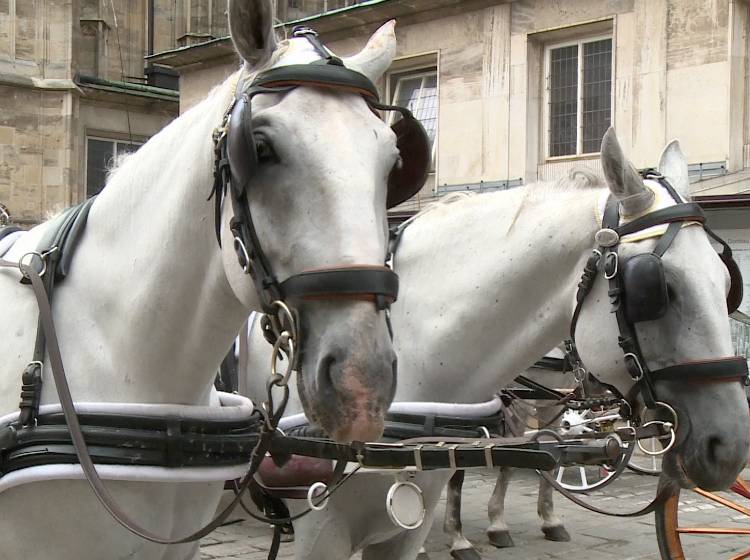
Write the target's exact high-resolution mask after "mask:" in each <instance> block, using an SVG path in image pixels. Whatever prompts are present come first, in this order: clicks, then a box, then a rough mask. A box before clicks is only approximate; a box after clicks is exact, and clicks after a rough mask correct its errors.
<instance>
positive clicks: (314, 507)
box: [307, 482, 331, 511]
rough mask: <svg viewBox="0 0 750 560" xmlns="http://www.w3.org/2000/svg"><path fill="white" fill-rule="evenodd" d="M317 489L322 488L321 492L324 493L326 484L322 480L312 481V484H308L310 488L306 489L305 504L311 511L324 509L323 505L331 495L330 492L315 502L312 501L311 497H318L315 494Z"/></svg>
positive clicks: (326, 487) (326, 488) (326, 503)
mask: <svg viewBox="0 0 750 560" xmlns="http://www.w3.org/2000/svg"><path fill="white" fill-rule="evenodd" d="M318 489H321V490H323V493H324V494H325V493H326V492H327V490H328V486H326V484H325V483H323V482H314V483H313V484H311V485H310V488H308V489H307V505H308V506H310V509H311V510H313V511H322V510H324V509H325V507H326V506H327V505H328V500H329V498H330V497H331V496H330V494H328V495H326V496H325V497H324V498H323V499H322V500H321V501H319V502H318V503H317V504H316V503H314V502H313V499H315V498H317V497H318V496H316V495H315V493H316V491H317V490H318Z"/></svg>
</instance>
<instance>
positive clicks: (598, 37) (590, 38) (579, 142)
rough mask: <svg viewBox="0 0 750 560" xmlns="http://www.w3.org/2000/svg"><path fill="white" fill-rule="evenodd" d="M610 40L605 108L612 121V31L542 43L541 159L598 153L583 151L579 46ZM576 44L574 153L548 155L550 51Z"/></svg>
mask: <svg viewBox="0 0 750 560" xmlns="http://www.w3.org/2000/svg"><path fill="white" fill-rule="evenodd" d="M605 39H610V40H611V41H612V55H611V75H612V79H611V82H612V83H611V86H610V89H609V96H610V102H609V111H610V117H609V118H610V122H611V123H614V117H615V88H614V85H615V36H614V33H612V32H608V33H599V34H595V35H585V36H579V37H576V38H575V39H569V40H566V41H558V42H550V43H547V44H545V45H544V55H543V56H544V65H543V68H544V70H543V71H544V76H543V79H544V96H543V117H542V127H543V134H542V142H543V143H544V148H543V154H544V161H545V162H554V161H564V160H569V159H579V158H590V157H592V156H595V155H597V154H599V153H600V152H599V151H596V152H584V151H583V134H582V127H583V72H584V70H583V45H584V44H586V43H594V42H596V41H602V40H605ZM572 46H577V47H578V58H577V60H578V76H577V81H576V91H577V97H576V99H577V109H576V153H575V154H568V155H563V156H552V155H550V133H551V123H550V88H551V82H552V76H551V71H552V69H551V58H552V56H551V54H552V51H553V50H554V49H560V48H564V47H572Z"/></svg>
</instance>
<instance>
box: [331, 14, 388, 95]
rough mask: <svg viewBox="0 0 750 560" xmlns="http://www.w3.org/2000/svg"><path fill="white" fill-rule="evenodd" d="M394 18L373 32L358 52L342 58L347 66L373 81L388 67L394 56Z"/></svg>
mask: <svg viewBox="0 0 750 560" xmlns="http://www.w3.org/2000/svg"><path fill="white" fill-rule="evenodd" d="M395 27H396V20H393V19H392V20H390V21H388V22H386V23H384V24H383V25H382V26H380V28H379V29H378V30H377V31H376V32H375V33H373V35H372V37H370V39H369V41H367V44H366V45H365V48H363V49H362V50H361V51H360V52H359V53H357V54H355V55H353V56H349V57H346V58H344V59H343V61H344V65H345V66H346V67H347V68H351V69H352V70H356V71H357V72H361V73H362V74H364V75H365V76H367V77H368V78H370V80H371V81H373V82H374V81H375V80H377V79H378V78H380V76H382V75H383V72H385V71H386V70H388V67H389V66H390V65H391V62H392V61H393V57H394V56H396V33H395V31H394V28H395Z"/></svg>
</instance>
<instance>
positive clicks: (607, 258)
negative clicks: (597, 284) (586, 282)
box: [604, 252, 620, 280]
mask: <svg viewBox="0 0 750 560" xmlns="http://www.w3.org/2000/svg"><path fill="white" fill-rule="evenodd" d="M610 257H612V258H611V259H610ZM610 261H611V262H613V263H614V265H613V266H614V268H613V269H612V272H607V265H608V264H609V262H610ZM619 265H620V257H619V256H618V254H617V253H611V252H610V253H607V255H606V256H605V257H604V277H605V278H606V279H607V280H612V278H614V277H615V276H617V269H618V268H619Z"/></svg>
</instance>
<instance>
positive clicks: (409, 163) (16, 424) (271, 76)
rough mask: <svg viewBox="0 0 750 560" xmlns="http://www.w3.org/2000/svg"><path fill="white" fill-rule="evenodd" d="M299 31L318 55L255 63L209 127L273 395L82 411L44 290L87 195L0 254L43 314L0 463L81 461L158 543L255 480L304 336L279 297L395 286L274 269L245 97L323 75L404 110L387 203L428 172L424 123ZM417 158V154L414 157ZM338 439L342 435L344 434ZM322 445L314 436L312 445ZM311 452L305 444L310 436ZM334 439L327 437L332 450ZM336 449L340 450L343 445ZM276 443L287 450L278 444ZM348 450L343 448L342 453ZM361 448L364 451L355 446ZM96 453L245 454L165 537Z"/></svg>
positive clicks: (204, 457) (103, 498) (385, 290)
mask: <svg viewBox="0 0 750 560" xmlns="http://www.w3.org/2000/svg"><path fill="white" fill-rule="evenodd" d="M294 37H303V38H306V39H307V40H308V41H310V42H311V43H312V44H313V46H314V47H315V49H316V50H317V51H318V52H319V53H321V54H322V55H323V57H324V60H323V61H317V62H315V63H311V64H308V65H294V66H286V67H281V68H276V69H271V70H268V71H266V72H263V73H260V74H258V75H257V76H256V78H255V79H254V80H253V81H252V82H251V83H250V85H249V86H248V87H247V88H244V89H242V90H241V91H240V93H239V95H237V96H236V97H235V99H234V101H233V102H232V104H231V105H230V107H229V108H228V109H227V111H226V113H225V115H224V119H223V122H222V124H221V126H220V127H219V128H217V129H216V131H215V132H214V142H215V170H214V185H213V190H212V193H211V195H212V196H213V197H214V203H215V219H216V224H215V226H216V234H217V240H218V241H219V244H220V235H219V232H220V222H221V211H222V205H223V201H224V199H225V197H227V196H228V197H229V199H230V203H231V205H232V206H231V208H232V212H233V217H232V219H231V222H230V228H231V231H232V234H233V236H234V248H235V252H236V253H237V257H238V260H239V264H240V266H241V267H242V269H243V270H244V272H245V273H247V274H249V275H250V276H251V278H252V279H253V281H254V283H255V287H256V290H257V292H258V296H259V299H260V301H261V306H262V308H263V310H264V311H265V312H266V319H265V324H264V331H265V334H266V336H267V338H269V339H270V341H271V342H272V344H273V345H274V364H275V362H276V359H277V358H278V357H279V354H283V355H284V356H286V358H287V369H286V371H285V372H284V373H283V374H282V373H279V372H277V371H276V366H275V365H274V366H273V368H272V375H271V378H270V379H269V382H268V402H267V403H265V404H266V406H265V407H264V408H258V409H256V411H255V412H253V413H252V414H250V415H244V416H243V417H241V418H239V419H233V420H232V421H226V420H221V419H217V420H213V419H206V420H200V421H196V420H194V419H190V418H174V417H172V416H169V415H168V416H166V417H159V416H158V415H157V417H151V416H147V417H136V418H129V417H123V416H122V415H120V414H114V415H112V414H107V413H102V412H101V411H95V412H91V413H86V414H83V413H81V414H79V413H78V412H77V411H76V406H78V405H74V402H73V398H72V396H71V394H70V389H69V387H68V383H67V377H66V374H65V370H64V366H63V360H62V356H61V354H60V348H59V344H58V340H57V335H56V332H55V324H54V320H53V314H52V309H51V305H50V299H51V297H52V294H53V288H54V285H55V282H56V280H61V279H63V278H64V277H65V275H66V274H67V271H68V269H69V266H70V262H71V259H72V255H73V249H74V247H75V244H76V241H77V240H78V239H79V238H80V235H81V233H82V231H83V228H84V226H85V223H86V218H87V216H88V212H89V210H90V208H91V206H92V204H93V202H94V199H93V198H92V199H89V200H87V201H86V202H84V203H83V204H81V205H79V206H77V207H75V208H72V209H70V210H68V211H66V212H64V213H63V214H61V215H60V216H59V217H58V218H57V223H56V224H51V225H50V227H49V232H50V234H49V236H48V238H46V239H45V240H44V241H43V242H42V243H41V244H40V246H39V247H38V248H37V250H36V251H33V252H30V253H27V254H26V255H24V256H23V257H22V258H21V259H20V260H19V262H10V261H7V260H2V259H0V268H17V269H19V270H20V272H21V274H22V280H21V282H22V283H24V284H30V285H31V287H32V289H33V292H34V295H35V297H36V300H37V304H38V307H39V324H38V328H37V338H36V343H35V349H34V354H33V359H32V361H31V362H30V363H29V365H28V366H27V367H26V368H25V370H24V372H23V374H22V390H21V402H20V405H19V412H18V416H17V418H15V417H14V419H11V421H9V422H7V423H5V424H4V425H2V426H0V475H2V474H3V473H6V472H11V471H16V470H19V469H23V468H25V467H28V466H33V465H39V464H49V463H59V462H62V463H80V466H81V469H82V470H83V473H84V475H85V478H86V480H87V481H88V483H89V485H90V486H91V488H92V490H93V492H94V494H95V495H96V497H97V498H98V499H99V501H100V502H101V504H102V505H103V506H104V508H105V509H106V510H107V511H108V512H109V513H110V515H111V516H112V517H113V518H114V519H115V520H116V521H117V522H118V523H120V524H121V525H122V526H123V527H125V528H126V529H128V530H129V531H131V532H132V533H134V534H136V535H138V536H140V537H142V538H144V539H146V540H149V541H152V542H156V543H160V544H178V543H184V542H191V541H195V540H197V539H200V538H202V537H204V536H205V535H207V534H209V533H210V532H211V531H213V530H214V529H215V528H216V527H218V526H219V525H220V524H221V523H223V522H224V521H225V520H226V519H227V517H228V516H229V514H230V513H231V512H232V510H233V509H234V507H235V506H236V505H237V504H239V503H240V501H241V498H242V495H243V493H244V492H245V491H246V490H247V489H248V488H249V487H250V486H251V484H252V483H253V481H254V479H253V475H254V474H255V473H256V471H257V470H258V468H259V466H260V463H261V460H262V459H263V457H264V456H265V454H266V452H267V451H268V450H269V449H271V445H272V441H273V439H274V436H275V435H276V433H277V432H276V424H277V423H278V420H279V418H280V417H281V414H282V413H283V410H284V406H285V404H286V401H287V399H288V394H289V389H288V386H287V381H288V378H289V376H290V375H291V373H292V372H293V371H294V369H295V368H296V362H297V356H298V352H297V350H296V348H295V345H296V342H297V341H298V340H299V333H298V323H299V320H298V317H297V312H296V311H295V310H293V309H292V308H290V307H289V306H288V305H287V304H286V303H285V300H287V299H288V298H291V297H297V298H302V299H312V298H314V299H332V298H336V299H340V298H345V299H369V300H371V301H373V302H374V303H375V304H376V306H377V308H378V309H379V310H387V308H388V306H389V305H390V303H391V302H392V301H395V299H396V297H397V295H398V277H397V276H396V274H395V273H393V271H392V270H391V269H390V268H388V267H386V266H373V265H354V266H344V267H336V268H328V269H321V270H314V271H303V272H301V273H299V274H297V275H294V276H292V277H290V278H288V279H287V280H285V281H283V282H279V281H278V280H277V279H276V277H275V276H274V274H273V271H272V268H271V266H270V262H269V260H268V259H267V257H266V255H265V254H264V252H263V250H262V248H261V245H260V242H259V240H258V236H257V233H256V231H255V226H254V225H253V220H252V214H251V211H250V204H249V198H250V197H249V195H250V192H251V190H252V189H251V185H252V178H253V175H254V171H255V168H256V167H257V165H258V160H257V153H256V146H255V140H254V138H253V135H252V121H251V109H250V105H251V101H252V99H253V97H254V96H255V95H258V94H260V93H284V92H288V91H290V90H291V89H293V88H295V87H298V86H308V87H322V88H328V89H332V90H336V91H347V92H355V93H359V94H360V95H362V96H363V98H364V99H365V101H367V103H368V105H369V106H370V108H371V109H372V110H373V111H374V110H375V109H381V110H396V111H399V112H400V113H401V114H402V117H403V118H402V119H401V120H400V121H398V122H397V123H396V124H395V125H394V126H393V129H394V132H395V134H396V136H397V146H398V147H399V149H400V150H401V158H402V164H401V165H397V166H396V167H394V169H393V170H392V172H391V174H390V177H389V182H388V203H389V204H391V205H394V204H398V203H400V202H402V201H403V200H405V199H406V198H409V197H410V196H412V195H413V194H414V193H416V192H417V191H418V190H419V189H420V188H421V186H422V184H423V183H424V179H425V178H426V175H427V168H428V162H429V145H428V141H427V135H426V133H425V131H424V129H423V128H422V126H421V124H420V123H419V121H417V120H416V119H415V118H414V117H413V115H412V114H411V113H410V112H409V111H408V110H407V109H404V108H401V107H394V106H388V105H382V104H380V103H379V101H378V95H377V90H376V88H375V86H374V85H373V84H372V82H371V81H370V80H369V79H368V78H367V77H365V76H364V75H362V74H360V73H358V72H355V71H354V70H351V69H348V68H346V67H344V66H343V63H342V61H341V60H340V59H338V58H336V57H334V56H333V55H331V54H330V53H329V52H328V51H327V50H326V49H325V47H323V46H322V45H321V44H320V43H319V42H318V40H317V38H316V37H315V34H314V32H312V31H310V30H308V29H302V30H298V31H296V32H295V34H294ZM420 158H421V159H420ZM45 351H46V353H47V354H48V356H49V363H50V366H51V368H50V369H51V371H52V375H53V378H54V381H55V386H56V389H57V393H58V397H59V400H60V404H59V410H55V411H53V412H50V413H47V412H44V413H42V414H40V406H39V401H40V397H41V384H42V368H43V364H44V359H45ZM274 387H280V388H281V389H282V391H283V396H282V399H281V402H280V404H279V406H275V405H274V399H273V395H272V389H273V388H274ZM342 447H343V446H342ZM313 448H314V449H317V450H319V446H313ZM305 449H306V450H307V452H306V454H310V451H309V450H310V446H307V447H306V448H305ZM334 451H336V449H329V452H331V453H333V452H334ZM338 452H339V453H338V456H341V455H342V453H343V452H342V451H341V450H340V449H339V450H338ZM281 453H282V454H283V451H281ZM349 456H350V452H347V454H346V457H349ZM360 457H363V455H360ZM94 460H96V462H100V463H103V464H138V465H167V466H175V467H176V466H185V465H187V466H200V465H205V464H209V463H210V464H216V463H217V462H218V463H220V464H238V463H239V464H245V465H247V464H248V463H249V468H248V470H247V473H246V474H245V476H244V478H243V479H242V481H241V482H240V483H239V485H238V487H237V495H236V497H235V499H234V500H233V501H232V502H231V503H230V504H229V505H228V506H227V507H226V508H225V509H224V510H223V511H222V512H221V513H219V514H218V515H217V516H216V517H215V518H214V519H213V520H212V521H211V522H209V523H208V524H207V525H206V526H204V527H203V528H201V529H199V530H197V531H195V532H193V533H192V534H190V535H187V536H184V537H180V538H164V537H162V536H159V535H156V534H154V533H152V532H150V531H149V530H147V529H145V528H143V527H142V526H141V525H139V524H138V523H137V522H135V521H134V520H133V519H131V518H130V517H129V516H128V515H127V514H126V513H125V512H124V511H123V510H122V509H121V508H120V507H119V505H118V504H117V503H116V502H115V500H114V499H113V497H112V496H111V494H110V493H109V491H108V490H107V488H106V487H105V486H104V484H103V482H102V480H101V478H100V477H99V474H98V473H97V470H96V468H95V466H94Z"/></svg>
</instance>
